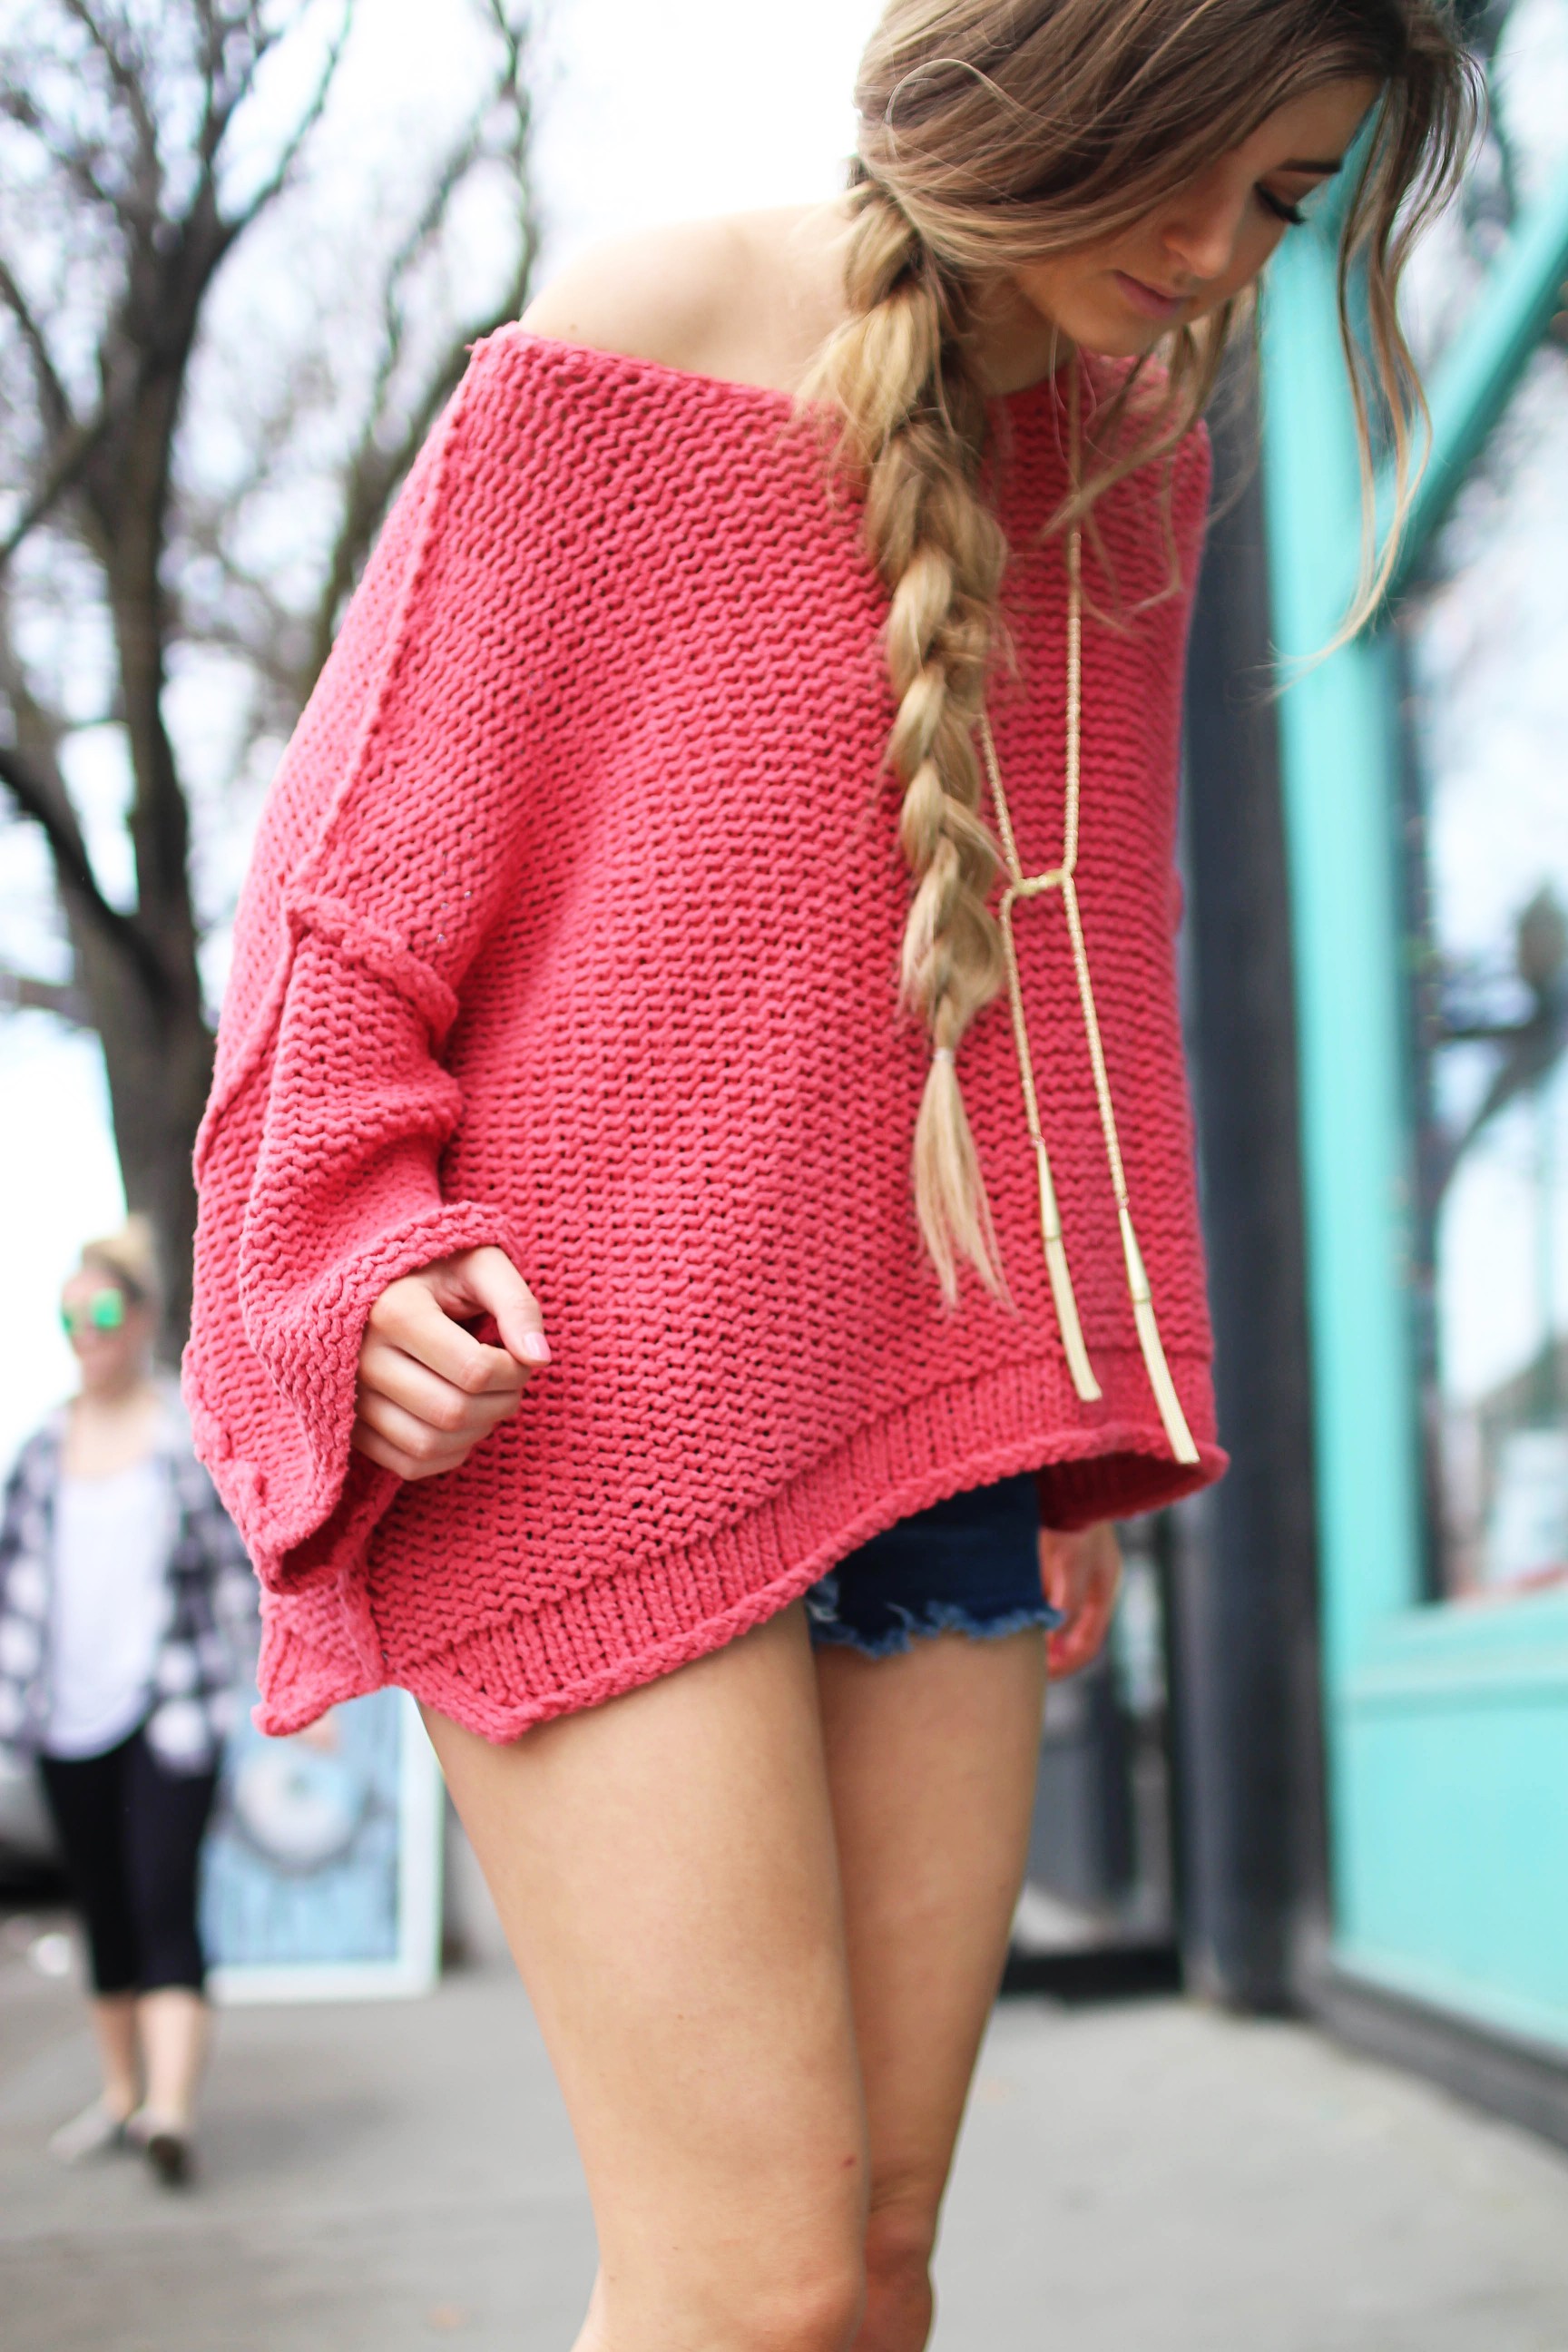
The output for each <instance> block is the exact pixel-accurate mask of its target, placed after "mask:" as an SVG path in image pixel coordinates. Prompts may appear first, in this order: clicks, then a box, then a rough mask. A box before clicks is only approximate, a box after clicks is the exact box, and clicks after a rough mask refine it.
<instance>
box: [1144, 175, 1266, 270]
mask: <svg viewBox="0 0 1568 2352" xmlns="http://www.w3.org/2000/svg"><path fill="white" fill-rule="evenodd" d="M1243 202H1245V198H1243V199H1242V200H1241V201H1238V200H1237V196H1236V195H1235V194H1234V193H1233V192H1232V191H1230V190H1229V189H1226V188H1224V187H1221V186H1216V185H1215V184H1213V183H1210V184H1208V185H1207V186H1205V185H1203V184H1200V183H1194V185H1193V186H1192V187H1190V188H1186V189H1184V190H1183V192H1182V194H1181V196H1180V197H1179V198H1178V199H1177V201H1176V202H1175V203H1174V204H1173V205H1172V206H1171V209H1170V211H1169V212H1168V213H1167V214H1166V215H1165V217H1164V219H1163V221H1162V222H1161V224H1160V229H1161V238H1162V242H1163V245H1164V247H1165V251H1166V253H1167V255H1168V256H1169V257H1170V260H1171V263H1172V265H1173V268H1176V269H1179V270H1180V271H1181V272H1182V274H1183V276H1184V277H1186V278H1193V279H1194V280H1196V281H1197V282H1198V283H1199V284H1208V283H1210V282H1211V281H1212V280H1213V279H1215V278H1223V277H1224V276H1225V274H1226V270H1227V269H1228V268H1230V265H1231V263H1232V262H1233V260H1234V259H1235V257H1236V240H1237V232H1238V230H1239V228H1240V226H1241V214H1242V204H1243Z"/></svg>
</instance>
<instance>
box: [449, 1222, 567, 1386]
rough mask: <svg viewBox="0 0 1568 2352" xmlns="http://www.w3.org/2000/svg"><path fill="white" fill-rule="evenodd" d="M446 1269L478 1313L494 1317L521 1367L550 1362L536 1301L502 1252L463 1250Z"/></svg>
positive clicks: (504, 1345)
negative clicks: (522, 1365) (476, 1308)
mask: <svg viewBox="0 0 1568 2352" xmlns="http://www.w3.org/2000/svg"><path fill="white" fill-rule="evenodd" d="M447 1266H448V1270H449V1275H450V1278H451V1279H453V1280H454V1281H455V1282H456V1283H457V1285H458V1287H459V1289H460V1290H461V1292H462V1293H463V1295H464V1296H465V1297H467V1298H468V1299H469V1300H471V1301H472V1302H473V1305H474V1306H475V1307H478V1308H479V1309H480V1310H481V1312H483V1313H484V1314H487V1315H493V1316H494V1318H495V1320H496V1327H497V1328H498V1330H499V1331H500V1336H501V1345H502V1346H503V1347H504V1348H505V1349H506V1350H507V1353H508V1354H509V1355H510V1356H511V1357H513V1358H514V1359H515V1360H516V1361H517V1362H518V1363H520V1364H547V1363H548V1362H549V1361H550V1342H549V1340H548V1339H546V1338H545V1336H544V1318H543V1316H542V1314H541V1313H540V1311H539V1301H538V1300H537V1299H536V1298H535V1297H534V1295H533V1293H532V1291H531V1290H530V1288H529V1286H528V1285H527V1283H526V1282H524V1280H523V1278H522V1276H521V1274H519V1272H518V1270H517V1268H516V1266H515V1265H513V1264H512V1262H511V1260H510V1258H509V1257H508V1255H507V1254H506V1252H505V1251H504V1250H499V1249H477V1250H466V1251H465V1252H464V1253H463V1255H462V1256H461V1257H459V1258H453V1259H450V1260H448V1262H447ZM443 1303H445V1302H444V1301H443Z"/></svg>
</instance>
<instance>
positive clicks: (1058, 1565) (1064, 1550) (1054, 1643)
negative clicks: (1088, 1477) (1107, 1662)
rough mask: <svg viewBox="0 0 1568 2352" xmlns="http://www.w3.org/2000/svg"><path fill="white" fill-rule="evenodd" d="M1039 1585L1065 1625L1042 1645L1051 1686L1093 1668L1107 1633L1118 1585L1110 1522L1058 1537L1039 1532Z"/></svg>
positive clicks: (1118, 1559)
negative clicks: (1060, 1615)
mask: <svg viewBox="0 0 1568 2352" xmlns="http://www.w3.org/2000/svg"><path fill="white" fill-rule="evenodd" d="M1040 1585H1041V1588H1042V1590H1043V1591H1044V1592H1045V1596H1046V1599H1047V1601H1051V1602H1052V1603H1053V1604H1054V1606H1055V1607H1057V1608H1058V1609H1059V1610H1061V1611H1062V1612H1063V1613H1064V1615H1065V1616H1066V1618H1067V1623H1066V1624H1065V1625H1063V1626H1061V1627H1060V1628H1059V1629H1058V1632H1056V1633H1051V1634H1048V1635H1047V1640H1046V1664H1047V1671H1048V1673H1049V1675H1050V1678H1051V1680H1052V1681H1053V1682H1060V1681H1061V1680H1062V1679H1063V1678H1064V1677H1065V1676H1066V1675H1076V1674H1079V1673H1081V1672H1082V1670H1083V1668H1084V1667H1085V1666H1087V1665H1090V1664H1092V1663H1093V1661H1094V1660H1095V1659H1096V1658H1098V1657H1099V1655H1100V1651H1101V1649H1102V1648H1103V1646H1104V1643H1105V1637H1106V1634H1107V1633H1109V1632H1110V1618H1111V1612H1112V1611H1113V1610H1114V1609H1115V1607H1116V1595H1117V1593H1118V1591H1120V1589H1121V1545H1120V1544H1119V1543H1118V1542H1117V1540H1116V1529H1115V1528H1113V1527H1112V1526H1111V1525H1110V1521H1109V1520H1105V1521H1102V1522H1101V1524H1100V1526H1099V1527H1094V1528H1084V1529H1083V1530H1082V1531H1081V1533H1079V1534H1078V1535H1070V1536H1069V1535H1062V1534H1060V1533H1058V1530H1057V1529H1056V1528H1041V1529H1040Z"/></svg>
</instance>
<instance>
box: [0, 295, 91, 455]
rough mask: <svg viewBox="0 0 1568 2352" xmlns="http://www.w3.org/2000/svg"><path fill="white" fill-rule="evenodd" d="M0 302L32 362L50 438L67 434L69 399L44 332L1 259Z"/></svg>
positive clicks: (70, 418)
mask: <svg viewBox="0 0 1568 2352" xmlns="http://www.w3.org/2000/svg"><path fill="white" fill-rule="evenodd" d="M0 302H4V303H5V307H6V309H7V310H9V311H10V313H11V316H12V317H13V318H14V319H15V320H16V324H17V326H18V327H19V328H20V330H21V333H22V341H24V342H25V343H26V346H27V355H28V357H29V358H30V359H31V361H32V362H33V374H34V377H35V378H36V380H37V386H38V400H39V404H40V405H41V407H42V408H43V410H44V413H45V422H46V424H47V425H48V428H49V431H50V433H51V435H54V436H58V435H59V434H62V433H67V432H68V431H69V429H70V427H71V425H73V424H74V423H75V422H76V419H75V415H74V414H73V411H72V409H71V404H70V398H69V395H68V393H67V391H66V388H65V386H64V384H63V383H61V382H60V379H59V374H58V371H57V369H56V367H55V362H54V356H53V354H52V352H50V350H49V346H48V342H47V338H46V336H45V334H44V331H43V328H42V327H41V326H40V325H39V323H38V321H37V319H36V318H35V317H34V315H33V307H32V304H31V303H30V302H29V301H28V299H27V298H26V295H25V294H24V293H23V291H22V289H21V287H20V286H19V285H18V283H17V281H16V276H15V274H14V272H13V271H12V269H11V267H10V264H9V263H8V262H6V261H5V260H4V259H0Z"/></svg>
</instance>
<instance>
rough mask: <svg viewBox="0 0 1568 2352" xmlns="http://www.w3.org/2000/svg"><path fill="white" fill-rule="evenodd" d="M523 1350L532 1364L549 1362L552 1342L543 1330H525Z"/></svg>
mask: <svg viewBox="0 0 1568 2352" xmlns="http://www.w3.org/2000/svg"><path fill="white" fill-rule="evenodd" d="M522 1352H523V1354H524V1355H525V1356H526V1357H527V1358H528V1360H529V1362H530V1363H531V1364H547V1363H548V1362H549V1361H550V1342H549V1340H548V1339H546V1338H545V1336H544V1334H543V1332H542V1331H525V1332H524V1333H523V1335H522Z"/></svg>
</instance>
